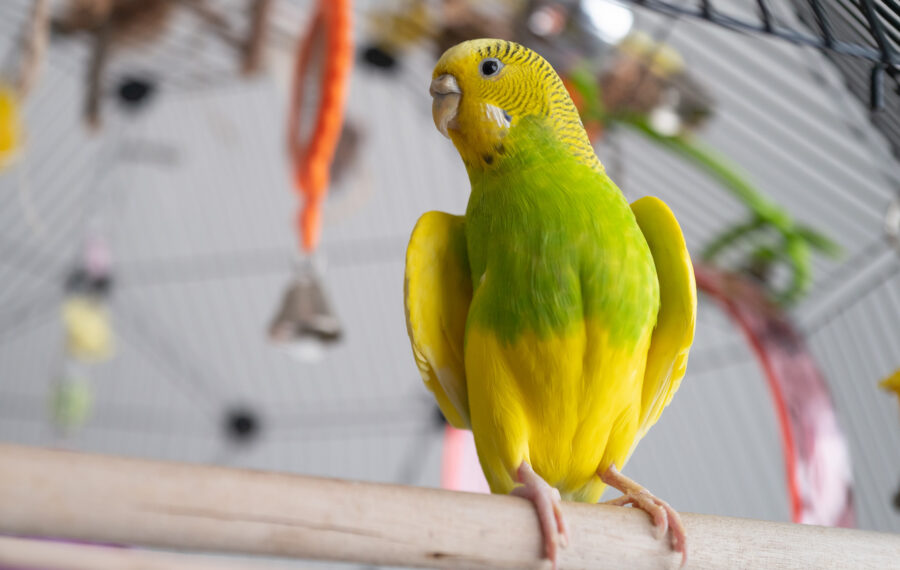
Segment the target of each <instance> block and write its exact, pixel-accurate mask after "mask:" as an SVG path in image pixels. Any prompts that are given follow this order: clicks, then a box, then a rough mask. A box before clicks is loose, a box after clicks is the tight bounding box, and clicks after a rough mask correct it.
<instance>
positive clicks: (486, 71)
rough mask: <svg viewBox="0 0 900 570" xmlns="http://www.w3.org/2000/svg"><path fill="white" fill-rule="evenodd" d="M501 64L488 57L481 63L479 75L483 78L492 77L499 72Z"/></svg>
mask: <svg viewBox="0 0 900 570" xmlns="http://www.w3.org/2000/svg"><path fill="white" fill-rule="evenodd" d="M501 67H503V64H502V63H500V60H499V59H497V58H496V57H489V58H487V59H485V60H484V61H482V62H481V75H482V76H483V77H493V76H494V75H497V73H499V72H500V68H501Z"/></svg>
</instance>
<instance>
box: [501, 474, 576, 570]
mask: <svg viewBox="0 0 900 570" xmlns="http://www.w3.org/2000/svg"><path fill="white" fill-rule="evenodd" d="M516 479H517V480H518V481H519V483H521V484H522V485H521V486H520V487H515V488H514V489H513V490H512V491H511V492H510V495H515V496H517V497H522V498H524V499H528V500H529V501H531V502H532V503H534V508H535V509H536V510H537V514H538V521H539V522H540V524H541V534H543V536H544V551H545V552H546V553H547V558H549V559H550V562H552V563H553V570H556V553H557V546H562V547H563V548H565V547H566V546H568V545H569V530H568V528H567V527H566V521H565V520H564V519H563V514H562V498H561V497H560V495H559V491H558V490H557V489H554V488H553V487H551V486H550V485H549V484H548V483H547V482H546V481H544V480H543V479H541V476H540V475H538V474H537V473H535V472H534V469H532V468H531V465H529V464H528V463H527V462H526V461H523V462H522V464H521V465H520V466H519V469H518V471H516Z"/></svg>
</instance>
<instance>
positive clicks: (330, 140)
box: [288, 0, 353, 253]
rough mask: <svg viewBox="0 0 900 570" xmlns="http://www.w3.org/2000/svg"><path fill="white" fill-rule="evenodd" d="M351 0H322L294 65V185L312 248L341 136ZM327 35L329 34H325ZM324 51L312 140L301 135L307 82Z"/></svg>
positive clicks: (301, 226)
mask: <svg viewBox="0 0 900 570" xmlns="http://www.w3.org/2000/svg"><path fill="white" fill-rule="evenodd" d="M351 9H352V6H351V2H350V0H319V3H318V7H317V8H316V14H315V16H313V19H312V22H311V23H310V26H309V30H308V32H307V34H306V37H305V38H304V39H303V41H302V42H300V45H299V46H298V50H297V59H296V66H295V68H294V81H293V97H292V102H291V110H290V116H289V117H288V152H289V155H290V158H291V160H292V162H293V168H294V186H295V187H296V189H297V192H298V194H300V195H301V200H302V201H303V206H302V208H301V210H300V213H299V215H298V217H297V224H298V226H297V227H298V230H299V233H300V235H301V245H302V247H303V250H304V251H306V252H307V253H311V252H313V251H314V250H315V249H316V246H318V244H319V235H320V233H321V230H322V205H323V204H324V202H325V197H326V195H327V194H328V183H329V178H330V169H331V161H332V159H333V158H334V151H335V148H337V144H338V139H339V138H340V136H341V127H342V125H343V122H344V107H345V102H346V99H347V84H348V83H349V79H350V69H351V67H352V65H353V38H352V32H351V18H350V12H351ZM323 35H324V37H323ZM316 49H320V50H322V51H323V55H322V62H321V67H322V69H321V73H320V81H321V87H320V89H321V96H320V99H319V108H318V112H317V115H316V119H315V120H316V123H315V125H314V127H313V129H312V131H311V134H310V135H309V137H308V140H306V141H303V140H300V132H299V130H300V122H301V121H300V114H301V111H302V108H303V97H304V95H305V94H306V90H307V89H306V87H305V85H304V83H305V82H306V79H307V74H308V73H309V67H310V62H311V61H312V55H313V51H315V50H316Z"/></svg>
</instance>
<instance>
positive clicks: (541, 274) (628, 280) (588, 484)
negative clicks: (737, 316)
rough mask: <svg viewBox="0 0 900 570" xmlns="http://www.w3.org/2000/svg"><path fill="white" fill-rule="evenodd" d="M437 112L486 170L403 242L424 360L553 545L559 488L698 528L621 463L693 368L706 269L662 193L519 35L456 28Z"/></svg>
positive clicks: (669, 525) (498, 488)
mask: <svg viewBox="0 0 900 570" xmlns="http://www.w3.org/2000/svg"><path fill="white" fill-rule="evenodd" d="M430 92H431V95H432V97H433V104H432V111H433V118H434V122H435V125H436V126H437V128H438V130H439V131H440V132H441V133H443V134H444V135H445V136H447V137H449V138H450V139H451V140H452V141H453V144H454V145H455V147H456V149H457V150H458V152H459V155H460V156H461V157H462V160H463V163H464V165H465V168H466V171H467V173H468V176H469V181H470V183H471V193H470V196H469V201H468V206H467V208H466V213H465V215H464V216H456V215H450V214H446V213H442V212H428V213H426V214H424V215H423V216H422V217H421V218H420V219H419V221H418V223H417V224H416V226H415V228H414V229H413V232H412V237H411V238H410V242H409V247H408V249H407V254H406V273H405V281H404V296H405V311H406V322H407V327H408V332H409V336H410V339H411V342H412V348H413V354H414V356H415V360H416V364H417V366H418V368H419V370H420V372H421V374H422V377H423V379H424V381H425V384H426V386H427V387H428V388H429V389H430V390H431V392H433V394H434V396H435V398H436V400H437V403H438V405H439V407H440V408H441V411H442V412H443V414H444V416H445V417H446V419H447V420H448V421H449V422H450V423H451V424H452V425H454V426H456V427H459V428H468V429H471V430H472V432H473V435H474V439H475V445H476V449H477V451H478V457H479V461H480V463H481V466H482V470H483V471H484V474H485V477H486V478H487V481H488V483H489V485H490V488H491V491H492V492H494V493H510V494H513V495H517V496H520V497H525V498H527V499H529V500H531V501H532V502H533V503H534V506H535V508H536V511H537V516H538V520H539V522H540V525H541V531H542V535H543V543H544V544H543V546H544V550H545V552H546V555H547V557H548V558H550V560H551V561H552V562H553V565H554V567H555V566H556V560H557V551H558V547H559V546H566V545H567V543H568V531H567V527H566V522H565V520H564V518H563V516H562V510H561V507H560V505H561V501H562V500H563V499H565V500H574V501H582V502H597V501H598V500H599V499H600V496H601V494H602V493H603V490H604V488H605V486H606V485H610V486H612V487H614V488H616V489H618V490H619V491H621V492H622V493H623V495H622V496H621V497H619V498H617V499H614V500H613V501H611V503H613V504H616V505H629V504H633V505H635V506H637V507H639V508H642V509H643V510H645V511H647V512H648V513H650V515H651V516H652V517H653V519H654V521H655V524H656V526H657V529H658V532H659V535H660V537H662V536H664V535H665V533H666V531H667V529H671V530H672V545H673V548H674V549H675V550H676V551H678V552H681V553H682V561H684V560H686V556H687V550H686V544H685V531H684V527H683V525H682V524H681V521H680V518H679V516H678V514H677V513H676V512H675V511H674V510H673V509H672V508H671V507H670V506H669V505H668V504H667V503H665V502H664V501H662V500H660V499H658V498H656V497H655V496H653V495H652V494H650V493H649V491H647V490H646V489H645V488H643V487H642V486H640V485H639V484H637V483H636V482H634V481H632V480H630V479H629V478H627V477H625V476H624V475H622V474H621V473H620V472H619V470H620V469H622V468H623V466H624V465H625V462H626V461H627V460H628V458H629V456H630V455H631V453H632V451H633V450H634V447H635V445H636V444H637V442H638V441H639V440H640V439H641V438H642V437H643V436H644V434H645V433H646V432H647V430H648V429H649V428H650V427H651V426H652V425H653V424H654V423H655V422H656V421H657V419H658V418H659V416H660V414H661V413H662V410H663V408H664V407H665V406H666V405H668V403H669V402H670V400H671V399H672V396H673V395H674V393H675V391H676V390H677V389H678V386H679V384H680V382H681V379H682V377H683V376H684V373H685V367H686V365H687V358H688V351H689V349H690V345H691V343H692V341H693V335H694V325H695V320H696V306H697V298H696V286H695V283H694V274H693V270H692V266H691V260H690V257H689V255H688V252H687V249H686V247H685V243H684V238H683V236H682V233H681V228H680V227H679V225H678V222H677V221H676V220H675V217H674V216H673V215H672V212H671V211H670V210H669V208H668V207H667V206H666V205H665V204H664V203H663V202H662V201H660V200H659V199H657V198H653V197H646V198H643V199H640V200H637V201H636V202H634V203H633V204H631V205H630V206H629V204H628V202H627V201H626V200H625V197H624V195H623V194H622V192H621V191H620V190H619V189H618V187H616V185H615V184H614V183H613V182H612V180H610V178H609V177H608V176H607V175H606V173H605V171H604V168H603V166H602V164H601V163H600V161H599V159H598V158H597V156H596V155H595V154H594V151H593V148H592V147H591V144H590V142H589V140H588V137H587V135H586V133H585V131H584V127H583V125H582V123H581V120H580V118H579V116H578V112H577V110H576V108H575V106H574V105H573V103H572V100H571V99H570V98H569V95H568V93H567V92H566V90H565V87H564V86H563V83H562V81H561V80H560V78H559V76H558V75H557V74H556V72H555V71H554V70H553V68H552V67H551V66H550V65H549V64H548V63H547V62H546V61H545V60H544V59H543V58H542V57H541V56H539V55H538V54H537V53H535V52H533V51H531V50H529V49H527V48H525V47H523V46H521V45H519V44H516V43H513V42H508V41H503V40H494V39H481V40H472V41H467V42H463V43H461V44H458V45H456V46H454V47H452V48H450V49H449V50H447V51H446V52H445V53H444V54H443V56H441V58H440V60H439V61H438V63H437V65H436V66H435V68H434V73H433V77H432V82H431V87H430Z"/></svg>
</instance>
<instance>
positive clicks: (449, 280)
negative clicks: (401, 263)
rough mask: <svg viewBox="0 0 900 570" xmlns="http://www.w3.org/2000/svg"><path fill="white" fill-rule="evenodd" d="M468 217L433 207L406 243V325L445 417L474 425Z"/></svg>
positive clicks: (453, 422)
mask: <svg viewBox="0 0 900 570" xmlns="http://www.w3.org/2000/svg"><path fill="white" fill-rule="evenodd" d="M463 223H464V218H463V217H462V216H451V215H450V214H445V213H443V212H428V213H426V214H424V215H423V216H422V217H421V218H419V221H418V223H417V224H416V227H415V228H414V229H413V233H412V237H411V238H410V240H409V247H407V249H406V279H405V282H404V287H403V288H404V296H405V308H406V328H407V331H408V332H409V340H410V342H412V349H413V355H414V356H415V357H416V364H417V365H418V367H419V371H420V372H421V373H422V379H423V380H425V385H426V386H428V389H429V390H431V391H432V393H433V394H434V397H435V399H437V402H438V406H440V408H441V411H442V412H443V413H444V417H445V418H447V421H448V422H450V424H451V425H453V426H454V427H457V428H466V429H468V428H470V422H469V397H468V391H467V389H466V371H465V364H464V362H465V360H464V357H463V341H464V338H465V332H466V317H467V315H468V313H469V303H471V301H472V280H471V278H470V277H469V261H468V254H467V253H466V237H465V234H464V232H463Z"/></svg>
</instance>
